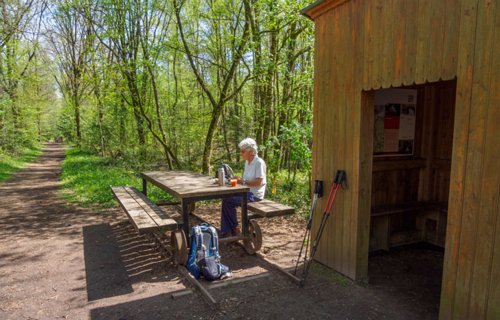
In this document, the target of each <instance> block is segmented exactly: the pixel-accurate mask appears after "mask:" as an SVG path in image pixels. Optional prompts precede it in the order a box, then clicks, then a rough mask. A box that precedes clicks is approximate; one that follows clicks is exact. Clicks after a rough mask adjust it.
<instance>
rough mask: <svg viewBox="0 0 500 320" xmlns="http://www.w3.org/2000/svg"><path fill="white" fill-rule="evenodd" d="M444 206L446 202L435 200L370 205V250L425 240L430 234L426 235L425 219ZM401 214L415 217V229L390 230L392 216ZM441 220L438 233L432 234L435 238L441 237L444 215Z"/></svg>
mask: <svg viewBox="0 0 500 320" xmlns="http://www.w3.org/2000/svg"><path fill="white" fill-rule="evenodd" d="M446 207H447V205H446V204H443V203H436V202H411V203H405V204H399V205H386V206H378V207H372V209H371V212H370V215H371V222H370V224H371V237H370V238H371V239H370V251H375V250H389V248H390V247H393V246H396V245H401V244H405V243H413V242H419V241H426V240H427V239H426V238H429V237H430V235H429V236H426V233H427V230H426V224H427V222H426V221H427V220H428V219H431V217H433V216H434V215H435V213H436V212H442V211H445V210H446ZM401 214H404V215H412V216H414V217H415V221H416V223H415V224H416V225H415V229H412V230H406V231H404V232H395V231H394V230H392V229H393V228H392V227H391V221H392V219H393V218H392V217H394V216H396V215H401ZM445 215H446V213H445ZM441 216H442V215H441ZM441 216H440V217H441ZM442 220H443V218H441V220H439V225H438V227H439V230H438V231H437V232H438V234H437V235H432V236H434V237H435V238H436V239H441V238H443V237H444V233H445V231H446V230H445V227H446V226H445V223H446V217H445V218H444V224H443V221H442ZM436 242H437V241H436Z"/></svg>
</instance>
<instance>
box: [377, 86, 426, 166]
mask: <svg viewBox="0 0 500 320" xmlns="http://www.w3.org/2000/svg"><path fill="white" fill-rule="evenodd" d="M374 101H375V106H374V112H375V123H374V124H375V125H374V133H373V138H374V139H373V144H374V145H373V154H374V155H375V156H405V155H413V151H414V148H415V124H416V112H417V90H412V89H381V90H377V91H375V97H374Z"/></svg>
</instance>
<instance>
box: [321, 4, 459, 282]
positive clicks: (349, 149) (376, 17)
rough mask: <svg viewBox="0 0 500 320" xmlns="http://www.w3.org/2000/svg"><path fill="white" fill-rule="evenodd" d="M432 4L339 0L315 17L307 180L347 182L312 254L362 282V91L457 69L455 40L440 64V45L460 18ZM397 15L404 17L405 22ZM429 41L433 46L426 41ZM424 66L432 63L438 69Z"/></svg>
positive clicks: (365, 222)
mask: <svg viewBox="0 0 500 320" xmlns="http://www.w3.org/2000/svg"><path fill="white" fill-rule="evenodd" d="M333 2H336V1H333ZM434 3H435V2H434V1H432V0H419V1H398V0H390V1H385V0H373V1H360V0H352V1H337V4H336V5H335V6H334V7H333V9H331V10H327V11H326V12H324V13H322V14H321V15H320V16H318V17H317V18H316V19H315V22H316V48H315V50H316V51H315V54H316V62H315V63H316V65H315V72H316V75H315V97H314V99H315V110H317V111H315V119H314V127H315V128H314V130H315V131H314V132H315V136H314V146H313V179H318V180H323V181H324V183H325V186H326V188H325V193H326V195H328V191H329V188H330V184H331V181H332V179H333V175H334V173H335V170H338V169H345V170H347V172H348V175H349V178H350V179H349V184H350V186H349V190H347V191H342V192H341V194H339V197H338V198H337V200H336V203H335V205H334V209H333V210H334V212H335V213H334V214H333V216H332V218H331V219H330V221H329V224H328V226H327V227H326V229H325V234H324V236H323V237H324V239H323V240H322V243H321V244H320V246H319V247H318V252H317V256H316V257H317V259H318V260H319V261H320V262H322V263H324V264H326V265H328V266H330V267H333V268H335V269H336V270H338V271H339V272H342V273H343V274H345V275H347V276H349V277H351V278H354V279H360V278H365V277H366V267H365V266H364V267H359V266H360V265H366V263H367V260H366V258H361V257H362V255H361V254H360V253H359V252H360V251H361V252H365V251H366V252H367V250H368V241H367V239H368V238H369V227H367V226H369V210H368V209H367V208H369V207H370V203H371V199H370V198H371V194H370V195H367V194H366V193H360V192H359V188H360V183H361V181H362V182H363V183H367V182H368V179H369V180H371V166H367V165H366V164H365V165H363V166H360V165H358V160H359V159H360V155H361V154H362V153H363V152H366V150H365V149H362V148H366V144H365V140H364V139H366V137H364V136H363V137H362V136H360V134H359V132H361V130H363V128H364V126H366V123H365V122H362V120H363V119H364V118H363V119H362V117H365V115H362V114H361V108H362V102H361V101H362V100H361V96H362V90H363V89H364V90H370V89H374V88H381V87H390V86H393V87H398V86H401V85H402V84H413V83H415V79H416V75H417V71H418V75H419V79H420V81H422V82H425V81H430V79H436V77H437V76H436V75H438V74H439V72H440V71H441V70H443V69H445V70H446V71H447V74H448V75H449V76H450V79H451V78H453V77H454V74H455V73H454V72H455V70H456V65H453V64H452V63H450V61H456V60H457V59H456V58H455V57H454V56H453V54H454V53H455V55H456V51H457V46H458V41H448V43H449V44H450V45H452V46H453V45H454V46H455V47H451V48H450V47H448V48H446V50H447V52H448V53H449V54H450V58H451V59H447V63H446V64H445V63H443V53H442V51H443V50H444V48H443V46H444V45H443V44H442V42H443V39H444V38H448V37H456V36H457V35H456V34H450V33H449V32H448V30H445V26H448V27H449V26H451V25H453V23H452V22H450V21H456V19H457V18H458V17H451V18H450V17H447V18H446V17H445V11H446V10H447V8H448V6H447V5H448V4H449V3H447V2H443V4H440V5H438V6H437V8H434V6H433V4H434ZM418 11H422V12H425V13H428V14H429V15H430V16H429V18H425V19H424V20H425V23H424V21H420V20H421V18H417V17H416V16H417V15H416V12H418ZM402 13H404V14H405V15H406V16H405V18H404V19H402V18H401V14H402ZM454 19H455V20H454ZM427 20H428V21H427ZM419 22H420V23H421V24H419ZM434 33H436V34H439V35H434ZM430 38H431V39H433V40H432V41H433V45H427V44H426V43H425V40H428V39H430ZM417 39H420V41H421V42H420V43H419V42H418V41H417ZM429 65H438V66H439V67H438V68H437V69H438V71H436V70H435V69H434V68H429ZM450 70H453V71H450ZM437 78H439V77H437ZM370 150H371V148H370ZM370 158H371V156H370ZM362 170H364V171H362ZM367 170H369V171H367ZM416 170H418V169H416ZM415 172H418V171H415ZM368 176H370V178H367V177H368ZM413 176H414V178H412V179H413V180H415V179H418V173H415V174H413ZM402 178H403V177H402ZM370 184H371V183H370ZM353 190H356V191H353ZM366 190H371V187H370V186H368V187H366ZM406 191H408V192H410V191H411V190H406ZM415 193H416V192H415ZM326 198H327V197H325V198H323V200H322V201H321V202H320V203H319V207H318V212H322V210H323V208H324V205H325V202H326ZM320 220H321V215H317V216H316V219H315V220H314V224H313V227H314V230H317V228H318V224H319V222H320ZM365 248H366V250H365ZM353 252H355V253H356V254H353ZM360 270H364V271H360ZM363 273H364V274H363Z"/></svg>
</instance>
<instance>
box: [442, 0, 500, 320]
mask: <svg viewBox="0 0 500 320" xmlns="http://www.w3.org/2000/svg"><path fill="white" fill-rule="evenodd" d="M461 14H462V22H461V26H460V41H461V44H460V52H459V56H458V61H459V65H458V75H457V79H458V83H457V86H458V92H457V104H456V107H457V115H456V117H455V134H456V135H457V136H456V137H455V139H454V151H453V165H452V175H451V179H452V181H451V185H450V187H451V189H450V210H449V211H450V212H451V213H452V215H451V216H449V218H448V220H449V222H448V227H449V229H448V235H447V238H446V255H445V264H444V274H443V287H442V292H441V309H440V318H442V319H459V318H460V319H465V318H468V319H498V318H500V305H499V303H498V301H500V288H499V286H498V281H500V272H499V271H498V270H499V269H500V247H499V246H500V209H499V198H500V162H499V161H498V155H497V154H498V148H499V147H498V146H499V145H500V139H499V138H498V136H499V123H500V122H499V121H500V108H499V105H500V96H499V93H498V88H500V54H499V53H500V45H499V44H498V41H497V39H498V37H500V3H499V1H467V0H464V1H462V8H461Z"/></svg>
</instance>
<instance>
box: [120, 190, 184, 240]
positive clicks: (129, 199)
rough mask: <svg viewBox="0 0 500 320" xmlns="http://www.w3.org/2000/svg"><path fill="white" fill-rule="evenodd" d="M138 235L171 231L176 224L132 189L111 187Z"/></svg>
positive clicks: (141, 194) (174, 228) (175, 227)
mask: <svg viewBox="0 0 500 320" xmlns="http://www.w3.org/2000/svg"><path fill="white" fill-rule="evenodd" d="M111 190H112V191H113V194H114V196H115V198H116V199H117V200H118V202H119V203H120V206H121V207H122V209H123V210H124V211H125V212H126V213H127V215H128V217H129V219H130V221H131V222H132V224H133V226H134V227H135V229H136V230H137V232H138V233H139V234H146V233H153V232H155V231H157V232H164V231H172V230H176V229H177V228H178V224H177V222H176V221H175V220H174V219H172V218H171V217H170V216H169V215H168V214H167V213H166V212H164V211H163V210H161V209H160V208H159V207H158V206H157V205H155V204H154V203H152V202H151V201H150V200H149V199H148V198H147V197H146V196H145V195H144V194H143V193H142V192H140V191H139V190H137V189H136V188H134V187H111Z"/></svg>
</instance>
